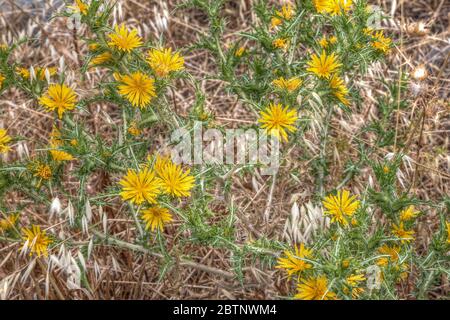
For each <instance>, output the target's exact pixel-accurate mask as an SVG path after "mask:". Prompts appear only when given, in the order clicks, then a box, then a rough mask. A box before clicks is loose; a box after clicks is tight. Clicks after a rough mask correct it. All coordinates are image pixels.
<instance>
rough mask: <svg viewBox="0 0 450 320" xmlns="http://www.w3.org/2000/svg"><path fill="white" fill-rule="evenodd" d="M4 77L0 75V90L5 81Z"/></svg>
mask: <svg viewBox="0 0 450 320" xmlns="http://www.w3.org/2000/svg"><path fill="white" fill-rule="evenodd" d="M5 79H6V78H5V77H4V76H3V75H2V74H1V73H0V88H1V87H2V86H3V81H5Z"/></svg>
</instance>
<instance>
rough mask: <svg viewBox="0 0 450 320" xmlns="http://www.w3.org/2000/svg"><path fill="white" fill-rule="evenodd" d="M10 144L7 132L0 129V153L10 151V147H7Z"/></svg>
mask: <svg viewBox="0 0 450 320" xmlns="http://www.w3.org/2000/svg"><path fill="white" fill-rule="evenodd" d="M10 142H11V137H10V136H8V132H7V131H6V130H5V129H2V128H0V153H7V152H8V151H9V150H11V147H10V146H9V145H8V144H9V143H10Z"/></svg>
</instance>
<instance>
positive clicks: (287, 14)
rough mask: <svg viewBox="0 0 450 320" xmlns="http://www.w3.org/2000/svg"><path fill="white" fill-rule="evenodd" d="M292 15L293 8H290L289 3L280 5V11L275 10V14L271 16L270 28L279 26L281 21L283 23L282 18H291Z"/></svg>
mask: <svg viewBox="0 0 450 320" xmlns="http://www.w3.org/2000/svg"><path fill="white" fill-rule="evenodd" d="M293 16H294V10H293V8H292V5H291V4H289V3H288V4H285V5H284V6H282V7H281V11H278V10H276V11H275V16H274V17H272V20H271V26H272V28H275V27H277V26H279V25H280V24H281V23H283V20H282V19H284V20H291V19H292V17H293Z"/></svg>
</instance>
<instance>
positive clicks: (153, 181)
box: [119, 167, 161, 205]
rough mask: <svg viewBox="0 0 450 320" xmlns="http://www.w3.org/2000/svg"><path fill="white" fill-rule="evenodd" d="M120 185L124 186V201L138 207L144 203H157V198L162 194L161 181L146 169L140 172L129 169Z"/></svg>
mask: <svg viewBox="0 0 450 320" xmlns="http://www.w3.org/2000/svg"><path fill="white" fill-rule="evenodd" d="M119 184H120V185H121V186H122V192H120V196H121V197H122V199H123V200H125V201H130V202H131V203H135V204H137V205H140V204H142V203H143V202H144V201H147V202H148V203H156V197H157V196H158V195H159V194H160V193H161V180H160V179H159V178H157V177H156V176H155V173H154V172H153V171H152V170H150V169H149V168H146V167H144V168H143V169H142V170H139V171H135V170H131V169H128V172H127V174H126V176H124V177H123V178H122V180H120V182H119Z"/></svg>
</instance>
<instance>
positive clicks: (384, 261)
mask: <svg viewBox="0 0 450 320" xmlns="http://www.w3.org/2000/svg"><path fill="white" fill-rule="evenodd" d="M378 252H379V253H380V254H382V255H386V256H387V257H381V258H379V259H378V260H377V265H379V266H381V267H384V266H387V265H388V263H389V261H390V262H392V263H395V262H397V261H398V259H399V255H400V247H397V246H392V247H390V246H388V245H387V244H383V245H382V246H381V247H380V248H379V249H378Z"/></svg>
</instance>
